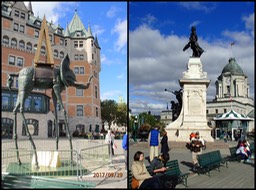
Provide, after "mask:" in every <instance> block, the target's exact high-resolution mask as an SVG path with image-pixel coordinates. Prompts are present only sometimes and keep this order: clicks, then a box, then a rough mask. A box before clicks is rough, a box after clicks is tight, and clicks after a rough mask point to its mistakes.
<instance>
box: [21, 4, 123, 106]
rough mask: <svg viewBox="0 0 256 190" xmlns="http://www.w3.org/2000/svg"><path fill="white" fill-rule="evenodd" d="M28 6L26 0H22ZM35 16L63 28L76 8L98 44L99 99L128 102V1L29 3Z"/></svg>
mask: <svg viewBox="0 0 256 190" xmlns="http://www.w3.org/2000/svg"><path fill="white" fill-rule="evenodd" d="M25 4H26V5H27V2H25ZM32 8H33V12H34V15H35V16H39V17H40V18H43V16H44V14H45V16H46V19H47V21H53V23H54V24H56V25H57V24H60V25H61V26H62V27H63V28H64V29H65V28H66V26H67V23H69V22H70V21H71V20H72V18H73V16H74V13H75V10H77V14H78V16H79V17H80V19H81V21H82V22H83V24H84V26H85V28H86V29H88V25H89V24H90V26H91V30H92V34H93V35H94V36H96V35H97V38H98V42H99V45H100V47H101V72H100V98H101V100H105V99H109V100H115V101H116V102H117V101H118V98H119V96H122V97H123V98H124V101H125V102H127V2H81V1H80V2H32Z"/></svg>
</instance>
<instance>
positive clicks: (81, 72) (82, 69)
mask: <svg viewBox="0 0 256 190" xmlns="http://www.w3.org/2000/svg"><path fill="white" fill-rule="evenodd" d="M80 74H81V75H83V74H84V67H80Z"/></svg>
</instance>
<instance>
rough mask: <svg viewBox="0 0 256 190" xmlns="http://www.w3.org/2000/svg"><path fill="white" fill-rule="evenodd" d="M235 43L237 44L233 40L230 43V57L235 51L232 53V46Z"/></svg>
mask: <svg viewBox="0 0 256 190" xmlns="http://www.w3.org/2000/svg"><path fill="white" fill-rule="evenodd" d="M233 45H235V42H232V43H231V44H230V57H232V56H233V53H232V46H233Z"/></svg>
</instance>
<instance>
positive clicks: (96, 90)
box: [95, 86, 98, 98]
mask: <svg viewBox="0 0 256 190" xmlns="http://www.w3.org/2000/svg"><path fill="white" fill-rule="evenodd" d="M95 98H98V88H97V86H95Z"/></svg>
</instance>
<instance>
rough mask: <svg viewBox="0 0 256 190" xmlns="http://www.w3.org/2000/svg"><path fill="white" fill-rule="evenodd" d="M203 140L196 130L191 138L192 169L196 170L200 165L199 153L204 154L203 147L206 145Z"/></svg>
mask: <svg viewBox="0 0 256 190" xmlns="http://www.w3.org/2000/svg"><path fill="white" fill-rule="evenodd" d="M203 143H204V142H203V140H202V139H201V138H200V136H199V132H198V131H197V132H196V135H195V137H193V138H192V139H191V152H192V162H193V168H192V170H194V171H195V170H196V168H197V167H198V166H199V165H198V160H197V155H199V154H202V152H203V150H202V147H203V146H204V144H203Z"/></svg>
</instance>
